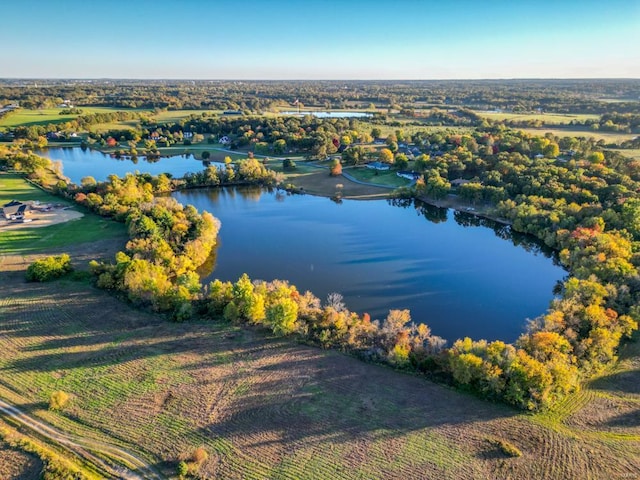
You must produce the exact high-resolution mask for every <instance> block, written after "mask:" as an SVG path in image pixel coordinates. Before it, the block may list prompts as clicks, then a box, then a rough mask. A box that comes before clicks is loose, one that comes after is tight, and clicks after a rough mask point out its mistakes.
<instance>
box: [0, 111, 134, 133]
mask: <svg viewBox="0 0 640 480" xmlns="http://www.w3.org/2000/svg"><path fill="white" fill-rule="evenodd" d="M77 108H79V109H80V110H82V113H81V114H77V113H73V114H65V115H60V112H61V111H63V110H65V108H43V109H40V110H30V109H27V108H21V109H19V110H16V111H15V112H11V113H8V114H7V115H5V116H3V117H0V127H9V128H14V127H17V126H19V125H23V126H25V127H29V126H32V125H48V124H50V123H53V124H56V123H64V122H67V121H69V120H73V119H74V118H77V117H78V116H80V115H89V114H91V113H109V112H122V111H135V110H132V109H130V108H129V109H127V108H113V107H77ZM140 111H142V110H140Z"/></svg>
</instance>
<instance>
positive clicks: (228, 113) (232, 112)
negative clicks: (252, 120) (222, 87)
mask: <svg viewBox="0 0 640 480" xmlns="http://www.w3.org/2000/svg"><path fill="white" fill-rule="evenodd" d="M222 114H223V115H242V114H243V113H242V112H241V111H240V110H225V111H224V112H222Z"/></svg>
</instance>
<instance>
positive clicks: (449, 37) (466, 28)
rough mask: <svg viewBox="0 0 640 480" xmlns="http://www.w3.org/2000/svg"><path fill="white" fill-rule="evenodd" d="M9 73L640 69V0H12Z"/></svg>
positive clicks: (3, 38)
mask: <svg viewBox="0 0 640 480" xmlns="http://www.w3.org/2000/svg"><path fill="white" fill-rule="evenodd" d="M0 25H1V26H0V45H2V48H0V78H140V79H148V78H159V79H162V78H169V79H238V80H245V79H246V80H249V79H264V80H276V79H300V80H306V79H358V80H360V79H365V80H366V79H371V80H374V79H484V78H640V0H597V1H594V0H537V1H532V0H484V1H483V0H475V1H474V0H452V1H445V0H440V1H433V0H393V1H390V0H385V1H379V0H369V1H353V0H342V1H339V0H323V1H316V0H307V1H294V0H273V1H267V0H263V1H254V0H243V1H233V2H231V1H227V0H222V1H219V0H209V1H205V0H180V1H178V0H170V1H169V0H152V1H148V0H127V1H123V0H111V1H100V0H82V1H79V0H64V1H63V0H20V1H17V0H15V1H12V0H3V1H2V2H1V5H0Z"/></svg>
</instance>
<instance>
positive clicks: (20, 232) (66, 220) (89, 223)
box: [0, 174, 126, 268]
mask: <svg viewBox="0 0 640 480" xmlns="http://www.w3.org/2000/svg"><path fill="white" fill-rule="evenodd" d="M11 200H18V201H21V202H27V201H30V200H34V201H35V200H37V201H39V202H41V203H45V204H47V203H48V204H52V205H53V204H60V205H62V206H67V207H69V206H71V205H72V204H71V203H68V202H65V201H64V200H63V199H61V198H59V197H55V196H53V195H50V194H49V193H47V192H44V191H42V190H41V189H39V188H36V187H34V186H33V185H31V184H29V183H27V182H26V181H25V180H24V179H23V178H22V177H21V176H20V175H15V174H0V205H4V204H5V203H7V202H10V201H11ZM80 209H81V207H75V209H74V210H61V209H56V210H54V211H52V212H46V213H45V212H33V215H32V216H31V218H33V219H34V221H33V222H32V223H21V224H7V223H6V222H5V221H4V220H0V264H1V263H2V257H3V256H4V255H9V254H27V253H33V252H37V251H41V250H43V249H51V248H58V247H62V246H66V245H75V244H79V243H84V242H91V241H96V240H100V239H111V238H121V239H123V243H124V239H126V227H125V226H124V225H123V224H121V223H117V222H114V221H113V220H110V219H105V218H102V217H99V216H97V215H84V216H83V214H82V212H80V211H79V210H80ZM47 222H48V223H47ZM0 268H1V267H0Z"/></svg>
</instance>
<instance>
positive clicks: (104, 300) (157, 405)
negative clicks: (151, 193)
mask: <svg viewBox="0 0 640 480" xmlns="http://www.w3.org/2000/svg"><path fill="white" fill-rule="evenodd" d="M0 318H1V319H2V320H0V368H2V370H3V372H4V375H3V378H2V382H0V396H2V397H3V398H5V399H7V400H10V401H11V402H12V403H13V404H15V405H17V406H18V407H21V408H23V409H28V411H29V412H30V414H31V415H32V416H34V417H37V418H40V419H42V420H45V421H47V422H49V423H51V424H53V425H55V426H56V427H58V428H60V429H64V430H65V431H68V432H71V433H74V434H76V435H81V436H83V437H86V438H92V439H95V440H99V441H107V442H110V443H113V444H116V445H119V446H121V447H123V448H127V449H129V450H131V451H134V452H137V453H138V454H139V455H140V456H142V457H144V458H147V459H148V461H149V462H150V463H153V464H155V465H156V466H157V467H159V468H164V472H165V474H166V475H167V477H169V476H170V475H171V473H172V472H173V471H174V468H175V467H174V466H175V463H176V462H177V461H178V460H180V459H185V458H187V457H188V456H189V455H190V454H191V453H192V452H193V451H194V449H195V448H197V447H204V448H205V449H206V450H207V452H208V453H209V459H208V460H207V461H206V462H205V463H204V464H203V465H202V466H201V473H202V476H203V478H221V479H235V478H237V479H240V478H255V479H263V478H283V479H305V478H308V479H314V480H315V479H338V478H344V479H369V478H398V479H400V478H427V479H429V478H433V479H447V478H449V479H467V478H469V479H476V478H477V479H485V478H505V479H507V478H512V479H521V478H545V479H566V478H585V479H601V478H607V479H624V478H637V477H638V474H639V473H640V423H639V422H638V405H639V402H640V391H639V390H638V385H640V377H639V375H640V373H639V372H638V365H639V361H638V354H639V353H640V352H639V351H638V346H637V344H635V345H631V346H630V347H628V348H627V351H626V352H625V353H624V359H623V361H622V362H621V363H620V364H619V365H618V367H617V368H616V369H614V370H612V371H611V372H608V373H607V374H606V375H604V376H603V377H602V378H600V379H598V380H596V381H594V382H592V383H591V384H590V385H588V386H587V388H586V389H585V391H584V393H583V394H581V395H578V396H576V397H575V398H573V399H571V400H569V401H568V402H567V404H566V405H563V406H562V408H561V409H560V410H559V411H558V412H554V413H552V414H548V413H547V414H539V415H524V414H521V413H518V412H516V411H513V410H511V409H509V408H507V407H504V406H501V405H496V404H492V403H489V402H485V401H481V400H478V399H476V398H474V397H472V396H469V395H465V394H463V393H459V392H456V391H453V390H450V389H448V388H444V387H441V386H439V385H436V384H433V383H431V382H429V381H426V380H424V379H421V378H417V377H412V376H408V375H404V374H402V373H398V372H394V371H392V370H390V369H388V368H384V367H379V366H375V365H370V364H366V363H363V362H361V361H358V360H356V359H353V358H350V357H348V356H344V355H342V354H340V353H338V352H332V351H323V350H320V349H316V348H311V347H306V346H302V345H297V344H295V343H292V342H290V341H287V340H281V339H276V338H271V337H270V336H268V335H266V334H265V333H262V332H261V331H258V330H254V329H243V328H239V327H236V326H233V325H231V324H226V323H216V322H201V323H187V324H176V323H170V322H167V321H165V320H163V319H162V318H160V317H157V316H154V315H152V314H147V313H143V312H139V311H136V310H133V309H131V308H129V307H128V306H126V305H124V304H122V303H120V302H118V301H117V300H116V299H114V298H113V297H111V296H109V295H106V294H105V293H103V292H101V291H96V290H93V289H91V288H89V287H87V286H86V285H85V284H82V283H76V282H70V281H60V282H56V283H50V284H26V283H23V281H22V272H20V271H16V272H7V273H6V275H3V276H2V279H1V280H0ZM56 389H62V390H64V391H66V392H68V393H70V394H71V395H72V402H71V404H70V406H69V407H68V408H67V409H66V410H65V411H63V412H62V413H55V412H52V411H50V410H48V409H47V400H48V397H49V394H50V393H51V392H52V391H53V390H56ZM605 407H606V408H605ZM496 439H497V440H502V441H505V442H509V443H510V444H512V445H514V446H515V447H517V448H518V449H520V450H521V451H522V453H523V454H522V456H521V457H519V458H510V457H508V456H506V455H505V454H503V453H502V452H501V451H500V450H499V449H498V448H496V446H495V444H493V443H491V440H496Z"/></svg>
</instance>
